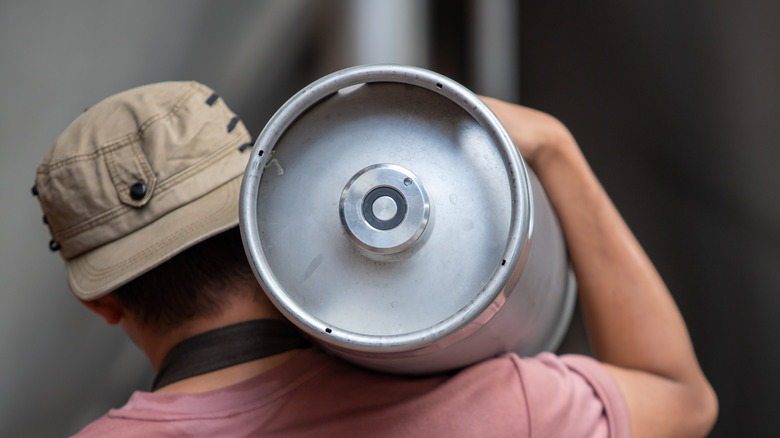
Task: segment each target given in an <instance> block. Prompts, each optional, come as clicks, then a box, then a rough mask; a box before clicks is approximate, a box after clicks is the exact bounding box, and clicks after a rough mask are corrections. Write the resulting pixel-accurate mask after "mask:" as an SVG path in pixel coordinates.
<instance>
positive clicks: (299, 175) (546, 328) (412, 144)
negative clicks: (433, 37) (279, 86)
mask: <svg viewBox="0 0 780 438" xmlns="http://www.w3.org/2000/svg"><path fill="white" fill-rule="evenodd" d="M240 223H241V230H242V236H243V239H244V243H245V247H246V250H247V255H248V257H249V259H250V262H251V265H252V267H253V269H254V271H255V274H256V275H257V277H258V279H259V281H260V282H261V284H262V286H263V288H264V290H265V291H266V292H267V294H268V296H269V298H270V299H271V301H272V302H273V303H274V304H275V305H276V306H277V308H279V310H280V311H281V312H282V313H283V314H284V315H285V316H286V317H287V318H288V319H290V320H291V321H292V322H293V323H294V324H296V325H297V326H298V327H299V328H301V329H302V330H303V331H304V332H306V333H308V334H309V335H310V336H311V337H313V338H314V339H315V340H317V341H318V342H319V343H320V344H321V345H322V346H323V347H325V348H326V349H328V350H330V351H332V352H334V353H335V354H337V355H340V356H342V357H344V358H345V359H347V360H350V361H352V362H354V363H357V364H360V365H363V366H366V367H369V368H373V369H378V370H383V371H391V372H399V373H431V372H437V371H443V370H449V369H454V368H459V367H462V366H465V365H468V364H470V363H474V362H476V361H479V360H482V359H485V358H487V357H490V356H493V355H496V354H499V353H501V352H505V351H515V352H518V353H519V354H523V355H529V354H534V353H536V352H539V351H542V350H545V349H548V350H549V349H552V348H555V346H556V345H557V343H558V342H559V341H560V339H561V337H562V335H563V333H564V332H565V329H566V327H567V326H568V322H569V319H570V316H571V309H572V308H573V304H574V295H575V292H574V280H573V277H572V276H571V274H570V272H569V269H568V262H567V259H566V249H565V244H564V241H563V237H562V235H561V232H560V227H559V225H558V223H557V219H556V217H555V214H554V211H553V209H552V207H551V206H550V204H549V202H548V201H547V198H546V195H545V194H544V190H543V189H542V187H541V185H540V184H539V181H538V180H537V179H536V177H535V176H534V175H533V173H532V172H531V171H530V170H529V169H527V168H526V167H525V165H524V163H523V161H522V158H521V157H520V156H519V154H518V153H517V151H516V149H515V148H514V146H513V145H512V143H511V139H509V136H508V134H507V133H506V131H505V129H504V128H503V126H501V124H500V122H499V121H498V120H497V118H496V117H495V116H494V115H493V114H492V113H491V112H490V110H489V109H488V108H487V107H486V106H485V105H484V104H483V103H482V102H481V101H480V100H479V99H478V98H477V97H476V96H474V95H473V94H472V93H471V92H469V91H468V90H466V89H465V88H464V87H462V86H461V85H459V84H457V83H456V82H454V81H451V80H449V79H447V78H445V77H443V76H441V75H438V74H435V73H433V72H429V71H427V70H423V69H418V68H412V67H403V66H362V67H354V68H351V69H347V70H343V71H341V72H337V73H334V74H332V75H329V76H326V77H324V78H322V79H320V80H319V81H317V82H315V83H313V84H312V85H310V86H309V87H307V88H305V89H304V90H302V91H301V92H299V93H298V94H297V95H295V96H294V97H293V98H292V99H290V100H289V101H288V102H287V103H286V104H285V105H284V106H283V107H282V108H280V110H279V111H278V112H277V113H276V115H275V116H274V117H273V118H272V119H271V120H270V121H269V123H268V125H267V126H266V128H265V129H264V130H263V132H262V133H261V135H260V136H259V137H258V140H257V142H256V144H255V146H254V148H253V151H252V157H251V159H250V161H249V163H248V166H247V171H246V174H245V176H244V181H243V185H242V189H241V208H240Z"/></svg>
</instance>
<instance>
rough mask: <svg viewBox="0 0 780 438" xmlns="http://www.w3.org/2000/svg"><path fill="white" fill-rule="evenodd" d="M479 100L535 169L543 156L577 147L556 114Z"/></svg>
mask: <svg viewBox="0 0 780 438" xmlns="http://www.w3.org/2000/svg"><path fill="white" fill-rule="evenodd" d="M480 99H482V101H483V102H485V104H487V106H488V107H489V108H490V109H491V110H492V111H493V112H494V113H495V114H496V116H498V119H499V120H500V121H501V124H503V125H504V127H505V128H506V130H507V132H509V136H510V137H511V138H512V141H513V142H514V143H515V146H516V147H517V148H518V149H519V150H520V154H521V155H522V156H523V159H524V160H525V162H526V163H528V165H530V166H531V167H532V168H534V170H537V166H538V164H539V162H540V161H542V160H543V157H545V156H546V155H553V154H555V153H558V152H561V150H560V149H562V148H571V147H573V148H575V149H577V146H576V143H575V142H574V138H573V137H572V135H571V133H569V130H568V129H566V127H565V126H564V125H563V123H561V122H560V121H559V120H558V119H556V118H555V117H553V116H551V115H549V114H546V113H543V112H541V111H537V110H534V109H531V108H528V107H524V106H521V105H516V104H513V103H508V102H504V101H501V100H498V99H494V98H491V97H485V96H480Z"/></svg>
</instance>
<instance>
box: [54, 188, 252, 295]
mask: <svg viewBox="0 0 780 438" xmlns="http://www.w3.org/2000/svg"><path fill="white" fill-rule="evenodd" d="M240 191H241V176H238V177H236V178H234V179H232V180H230V181H229V182H227V183H225V184H223V185H222V186H220V187H218V188H217V189H215V190H213V191H211V192H209V193H208V194H206V195H205V196H203V197H201V198H199V199H198V200H196V201H193V202H190V203H188V204H186V205H184V206H182V207H180V208H178V209H176V210H173V211H171V212H170V213H168V214H166V215H165V216H162V217H160V218H159V219H157V220H156V221H154V222H152V223H151V224H149V225H147V226H145V227H143V228H141V229H139V230H137V231H134V232H133V233H131V234H129V235H127V236H125V237H122V238H120V239H118V240H115V241H113V242H110V243H108V244H105V245H103V246H101V247H98V248H95V249H93V250H91V251H88V252H86V253H84V254H81V255H79V256H78V257H75V258H73V259H70V260H66V262H65V266H66V268H67V272H68V284H69V285H70V288H71V290H72V291H73V293H74V294H75V295H76V296H77V297H78V298H80V299H82V300H93V299H96V298H99V297H100V296H102V295H105V294H107V293H108V292H111V291H112V290H114V289H116V288H118V287H119V286H122V285H123V284H126V283H128V282H129V281H131V280H133V279H134V278H136V277H139V276H140V275H142V274H144V273H146V272H147V271H149V270H150V269H152V268H154V267H155V266H158V265H160V264H161V263H163V262H165V261H166V260H168V259H170V258H171V257H173V256H174V255H176V254H178V253H179V252H181V251H183V250H184V249H186V248H189V247H190V246H192V245H194V244H196V243H198V242H201V241H203V240H205V239H207V238H209V237H211V236H214V235H216V234H218V233H220V232H222V231H225V230H227V229H229V228H232V227H234V226H236V225H238V204H239V195H240Z"/></svg>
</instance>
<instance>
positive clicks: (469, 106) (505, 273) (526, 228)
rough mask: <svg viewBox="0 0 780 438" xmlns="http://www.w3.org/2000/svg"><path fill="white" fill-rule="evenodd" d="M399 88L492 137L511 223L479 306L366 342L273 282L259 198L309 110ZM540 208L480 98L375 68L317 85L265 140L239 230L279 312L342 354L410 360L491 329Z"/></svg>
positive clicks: (246, 180) (397, 68) (453, 85)
mask: <svg viewBox="0 0 780 438" xmlns="http://www.w3.org/2000/svg"><path fill="white" fill-rule="evenodd" d="M372 82H392V83H401V84H407V85H414V86H419V87H423V88H425V89H428V90H430V91H433V92H435V93H437V94H438V95H440V96H443V97H445V98H447V99H449V100H450V101H452V102H454V103H455V104H457V105H458V106H459V107H460V108H462V109H463V110H464V111H466V112H467V113H468V114H469V115H470V116H471V117H473V118H474V119H475V120H476V121H477V122H478V123H479V125H480V126H481V127H482V128H483V129H485V131H486V132H487V133H488V134H489V136H490V138H491V139H492V140H493V142H494V143H495V145H496V146H497V148H498V149H499V153H500V155H501V157H502V159H503V160H504V164H505V166H506V170H507V174H508V176H509V178H510V194H511V202H512V208H511V218H510V226H509V235H508V239H507V244H506V247H505V249H504V252H503V255H502V258H501V262H500V265H499V266H497V267H496V269H495V271H494V272H493V274H492V275H491V276H490V278H489V279H488V280H487V281H486V283H485V284H484V286H483V288H482V289H481V290H480V291H479V292H478V293H477V294H476V295H475V298H474V299H473V300H472V301H471V302H470V303H468V304H467V305H466V306H464V307H463V308H462V309H460V310H459V311H458V312H456V313H455V314H453V315H451V316H450V317H448V318H446V319H445V320H443V321H441V322H439V323H436V324H434V325H432V326H431V327H428V328H426V329H422V330H417V331H413V332H409V333H403V334H397V335H367V334H361V333H355V332H351V331H347V330H343V329H340V328H338V327H333V326H331V325H329V324H328V323H327V322H325V321H322V320H320V319H319V318H317V317H316V316H314V315H312V314H310V312H308V311H307V310H306V309H304V308H303V307H302V306H300V305H299V304H298V303H296V302H295V301H294V300H292V299H291V298H290V297H289V296H288V295H287V294H286V293H285V290H284V287H283V285H282V284H280V282H279V281H278V279H277V278H276V276H275V275H274V273H273V271H272V269H271V267H270V264H269V262H268V259H267V257H266V254H265V251H264V249H263V242H262V239H261V238H260V235H259V227H258V221H257V219H258V214H257V212H258V211H259V210H258V209H262V205H259V204H258V192H259V187H260V183H261V179H262V176H263V171H264V169H265V168H266V165H267V164H268V162H269V160H270V159H271V158H270V157H271V155H272V152H273V149H274V148H275V147H276V144H277V142H278V140H279V139H280V138H281V136H282V135H283V134H284V132H285V131H286V129H287V128H288V127H289V126H291V125H292V124H293V123H294V122H295V120H296V119H297V118H298V117H299V116H301V115H302V114H303V113H305V112H306V111H307V110H308V109H309V108H311V107H313V106H315V105H317V103H318V102H320V101H322V100H324V99H326V98H328V97H329V96H331V95H333V94H335V93H337V92H339V91H340V90H343V89H345V88H348V87H351V86H357V85H360V84H366V83H372ZM532 218H533V200H532V193H531V183H530V179H529V176H528V171H527V169H526V167H525V164H524V162H523V160H522V157H521V156H520V154H519V152H518V151H517V149H516V148H515V146H514V143H513V142H512V140H511V138H510V136H509V134H508V132H507V131H506V129H505V128H504V127H503V125H502V124H501V123H500V121H499V120H498V118H497V117H496V115H495V114H494V113H493V112H492V111H491V110H490V109H489V108H488V106H487V105H486V104H485V103H484V102H482V100H480V99H479V98H478V97H477V96H476V95H475V94H474V93H472V92H471V91H470V90H468V89H467V88H466V87H464V86H463V85H461V84H459V83H458V82H456V81H454V80H452V79H449V78H447V77H445V76H443V75H441V74H438V73H435V72H432V71H430V70H427V69H423V68H419V67H411V66H402V65H390V64H376V65H362V66H356V67H350V68H346V69H344V70H340V71H337V72H335V73H331V74H329V75H327V76H324V77H322V78H321V79H319V80H317V81H315V82H313V83H311V84H310V85H308V86H306V87H305V88H303V89H302V90H301V91H299V92H298V93H296V94H295V95H294V96H293V97H291V98H290V99H289V100H288V101H287V102H286V103H285V104H284V105H282V106H281V107H280V108H279V109H278V110H277V112H276V113H275V114H274V115H273V116H272V118H271V119H270V120H269V121H268V123H267V124H266V126H265V128H264V129H263V131H262V132H261V133H260V135H259V136H258V138H257V140H256V142H255V144H254V146H253V148H252V153H251V156H250V159H249V162H248V163H247V167H246V171H245V173H244V177H243V180H242V185H241V193H240V204H239V226H240V230H241V235H242V240H243V242H244V248H245V251H246V254H247V257H248V259H249V262H250V263H249V264H250V266H251V268H252V270H253V272H254V274H255V277H256V278H257V279H258V281H259V282H260V283H261V285H262V286H263V289H264V291H265V292H266V295H267V296H268V298H269V299H270V300H271V302H272V303H273V304H274V305H275V306H276V307H277V309H279V311H280V312H281V313H282V314H283V315H284V316H285V317H286V318H288V319H289V320H290V321H291V322H293V323H294V324H295V325H296V326H298V327H299V328H300V329H302V330H303V331H304V332H306V333H307V334H309V335H311V336H313V337H314V338H315V339H316V340H318V341H320V342H322V343H324V344H326V345H327V346H329V347H331V348H333V349H335V350H343V351H347V352H349V353H352V354H355V353H360V354H365V355H373V354H383V353H389V352H396V353H397V352H406V353H408V354H423V353H424V352H426V351H430V350H432V349H436V350H438V349H442V348H445V347H447V346H449V345H452V344H453V343H455V342H457V341H459V340H462V339H464V338H466V337H468V336H469V335H470V334H472V333H473V332H474V331H476V330H477V329H478V328H479V327H481V326H483V325H484V324H485V323H487V322H488V321H489V320H490V319H491V318H492V316H493V315H494V314H495V313H496V312H498V311H499V310H500V309H501V307H502V305H503V303H504V302H505V301H506V299H507V298H508V294H509V293H511V291H512V287H511V286H513V285H512V284H508V283H509V282H510V279H512V280H513V281H515V282H516V281H517V279H518V278H519V276H520V274H521V273H522V270H523V268H524V265H525V261H526V259H527V258H528V252H529V247H530V238H531V232H532V228H533V224H532Z"/></svg>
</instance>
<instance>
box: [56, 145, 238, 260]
mask: <svg viewBox="0 0 780 438" xmlns="http://www.w3.org/2000/svg"><path fill="white" fill-rule="evenodd" d="M235 143H237V142H236V141H235V140H233V141H231V142H229V143H228V144H226V145H225V146H222V147H221V148H220V149H219V150H217V151H215V152H214V153H213V154H212V155H211V156H209V157H207V158H205V159H203V160H201V162H200V163H198V164H197V165H196V166H192V167H190V168H187V169H185V170H184V171H182V172H179V173H177V174H176V175H173V176H171V177H170V178H168V179H166V180H165V181H160V182H158V184H157V185H156V189H155V195H156V197H157V198H162V197H163V196H165V194H166V193H167V192H168V191H169V189H170V188H172V186H174V185H175V184H174V182H176V181H179V180H181V179H187V178H190V177H192V176H193V175H192V174H193V172H194V171H195V170H199V171H202V168H203V167H208V166H207V164H210V163H211V162H213V161H217V160H219V159H223V158H226V156H227V155H229V153H230V152H232V148H233V145H234V144H235ZM223 156H225V157H223ZM195 167H197V169H194V168H195ZM190 170H192V171H190ZM197 173H199V172H197ZM239 176H240V175H239ZM172 180H176V181H172ZM231 180H232V179H231ZM219 187H221V186H219ZM217 188H218V187H216V188H215V189H214V190H216V189H217ZM133 210H134V207H130V206H128V205H125V204H119V205H117V206H116V207H114V208H111V209H109V210H106V211H105V212H103V213H101V214H99V215H97V216H95V217H93V218H91V219H89V220H87V221H85V222H81V223H79V224H76V225H74V226H73V227H71V228H68V229H66V230H62V231H60V232H57V233H56V238H57V239H58V240H59V241H60V242H61V243H63V245H65V246H68V245H67V243H66V242H67V241H68V240H70V239H73V238H74V237H75V236H77V235H79V234H81V233H83V232H84V231H86V230H88V229H91V228H94V227H96V226H99V225H102V224H103V223H105V222H108V221H110V220H112V219H115V218H117V217H119V216H121V215H123V214H125V213H129V212H131V211H133ZM52 234H53V235H54V234H55V233H52ZM98 246H100V245H98ZM95 247H97V246H95ZM95 247H93V248H95ZM90 249H92V248H90ZM86 251H88V250H86ZM82 252H84V251H81V252H79V253H78V254H81V253H82ZM78 254H76V255H78ZM76 255H74V256H73V257H75V256H76Z"/></svg>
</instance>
